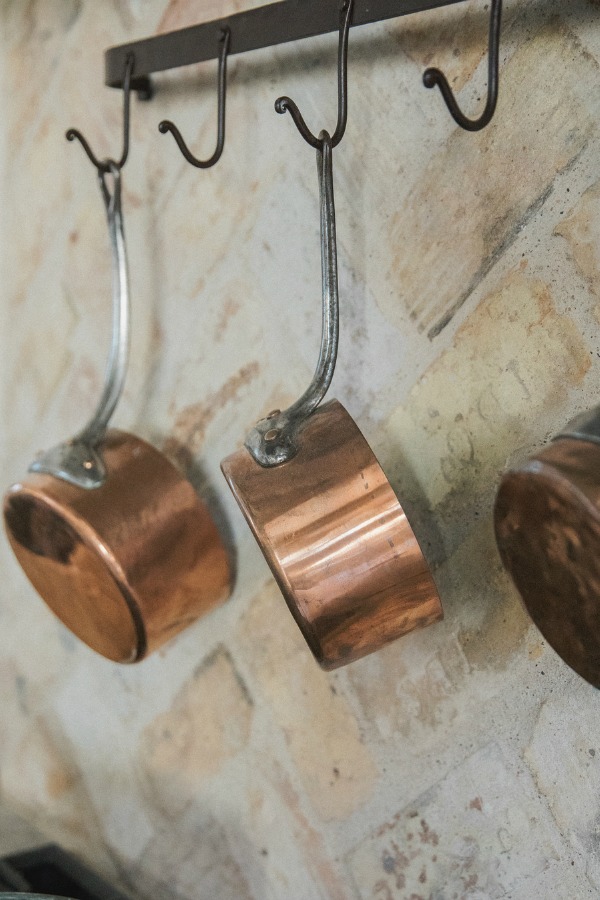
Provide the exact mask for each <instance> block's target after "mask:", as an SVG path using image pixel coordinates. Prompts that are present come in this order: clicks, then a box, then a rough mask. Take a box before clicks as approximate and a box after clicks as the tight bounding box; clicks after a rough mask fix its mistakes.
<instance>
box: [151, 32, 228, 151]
mask: <svg viewBox="0 0 600 900" xmlns="http://www.w3.org/2000/svg"><path fill="white" fill-rule="evenodd" d="M219 43H220V44H221V50H220V53H219V74H218V84H219V99H218V112H217V146H216V149H215V152H214V153H213V155H212V156H211V157H210V158H209V159H198V158H197V157H195V156H194V154H193V153H192V152H191V151H190V150H189V148H188V146H187V144H186V143H185V140H184V139H183V136H182V134H181V132H180V130H179V128H178V127H177V125H175V124H174V123H173V122H170V121H169V120H168V119H163V121H162V122H161V123H160V125H159V126H158V130H159V131H160V133H161V134H166V133H167V132H168V131H170V132H171V134H172V135H173V137H174V138H175V141H176V143H177V146H178V147H179V149H180V150H181V152H182V154H183V156H184V157H185V159H186V160H187V161H188V162H189V163H190V164H191V165H192V166H196V168H197V169H210V168H211V166H214V165H215V163H218V161H219V160H220V159H221V154H222V153H223V147H224V146H225V101H226V96H227V55H228V53H229V45H230V43H231V30H230V29H229V28H224V29H223V30H222V32H221V37H220V39H219Z"/></svg>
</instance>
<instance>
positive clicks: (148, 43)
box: [104, 0, 464, 100]
mask: <svg viewBox="0 0 600 900" xmlns="http://www.w3.org/2000/svg"><path fill="white" fill-rule="evenodd" d="M462 2H464V0H356V2H355V6H354V13H353V18H352V26H354V27H356V26H357V25H368V24H372V23H373V22H380V21H383V20H384V19H394V18H397V17H399V16H406V15H409V14H411V13H416V12H424V11H425V10H429V9H437V8H438V7H441V6H450V5H451V4H454V3H462ZM339 16H340V11H339V3H338V2H337V0H330V2H325V0H279V2H277V3H270V4H267V5H266V6H260V7H258V8H256V9H250V10H247V11H246V12H242V13H236V14H235V15H233V16H226V17H225V18H223V19H215V20H214V21H212V22H205V23H202V24H200V25H192V26H191V27H188V28H182V29H180V30H179V31H172V32H170V33H167V34H160V35H157V36H155V37H151V38H145V39H144V40H139V41H133V42H131V43H128V44H120V45H119V46H117V47H110V48H109V49H108V50H107V51H106V52H105V55H104V62H105V83H106V85H107V86H108V87H115V88H122V87H123V86H124V77H125V72H126V67H127V60H128V57H131V55H133V57H134V58H135V68H134V72H133V74H132V78H131V88H132V89H133V90H135V91H137V93H138V97H139V98H140V99H144V100H148V99H150V97H151V96H152V84H151V80H150V75H152V74H153V73H155V72H165V71H167V70H168V69H176V68H178V67H179V66H188V65H192V64H193V63H199V62H204V61H205V60H209V59H216V58H217V57H218V55H219V46H220V45H219V41H220V38H221V36H222V34H223V32H224V30H226V29H229V31H230V34H231V38H230V46H229V51H228V52H229V54H230V55H231V54H236V53H246V52H247V51H248V50H259V49H262V48H264V47H272V46H275V45H276V44H285V43H288V42H290V41H298V40H301V39H303V38H309V37H316V36H317V35H320V34H328V33H330V32H333V31H338V29H339Z"/></svg>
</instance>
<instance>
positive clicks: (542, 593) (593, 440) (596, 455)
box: [494, 409, 600, 687]
mask: <svg viewBox="0 0 600 900" xmlns="http://www.w3.org/2000/svg"><path fill="white" fill-rule="evenodd" d="M494 522H495V529H496V540H497V543H498V548H499V550H500V555H501V557H502V562H503V563H504V566H505V567H506V569H507V570H508V572H509V573H510V575H511V577H512V579H513V581H514V583H515V585H516V587H517V589H518V591H519V593H520V595H521V597H522V599H523V602H524V604H525V607H526V609H527V611H528V612H529V614H530V616H531V618H532V619H533V621H534V622H535V624H536V625H537V627H538V628H539V629H540V631H541V632H542V634H543V635H544V637H545V638H546V640H547V641H548V643H549V644H550V645H551V646H552V647H553V648H554V649H555V650H556V652H557V653H558V654H559V655H560V656H561V657H562V658H563V659H564V661H565V662H566V663H567V664H568V665H569V666H571V668H572V669H574V670H575V671H576V672H577V673H578V674H579V675H581V676H582V677H583V678H585V679H586V681H589V682H590V683H591V684H593V685H594V686H595V687H600V409H597V410H593V411H592V412H591V413H586V414H584V415H583V416H580V417H578V418H577V419H576V420H575V421H574V422H572V423H571V424H570V425H569V426H568V428H567V429H566V430H565V432H564V433H562V434H560V435H558V437H557V438H555V440H554V442H553V443H552V444H551V445H550V446H549V447H547V448H545V449H544V450H542V451H541V452H540V453H537V454H536V455H535V456H534V457H532V458H531V459H530V460H528V461H527V462H526V463H524V464H523V465H521V466H518V467H516V468H515V469H512V470H511V471H509V472H507V473H506V474H505V475H504V476H503V478H502V481H501V484H500V488H499V491H498V496H497V499H496V506H495V510H494Z"/></svg>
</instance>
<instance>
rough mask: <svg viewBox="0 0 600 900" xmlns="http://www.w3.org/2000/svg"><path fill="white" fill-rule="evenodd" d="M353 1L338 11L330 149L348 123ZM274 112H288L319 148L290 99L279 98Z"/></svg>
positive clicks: (335, 143) (297, 125)
mask: <svg viewBox="0 0 600 900" xmlns="http://www.w3.org/2000/svg"><path fill="white" fill-rule="evenodd" d="M353 7H354V0H345V2H344V3H343V4H342V6H341V9H340V40H339V45H338V119H337V125H336V127H335V131H334V132H333V134H332V135H331V147H332V148H333V147H337V145H338V144H339V143H340V141H341V140H342V138H343V137H344V133H345V131H346V123H347V121H348V32H349V30H350V23H351V21H352V10H353ZM275 110H276V111H277V112H278V113H280V114H282V115H283V113H286V112H289V113H290V115H291V117H292V119H293V120H294V123H295V125H296V128H297V129H298V131H299V132H300V134H301V135H302V137H303V138H304V140H305V141H306V143H307V144H310V146H311V147H314V149H315V150H319V149H320V148H321V140H320V136H319V137H315V135H314V134H313V133H312V131H310V129H309V128H308V126H307V124H306V122H305V121H304V118H303V117H302V113H301V112H300V110H299V109H298V106H297V105H296V103H294V101H293V100H292V99H290V97H279V98H278V99H277V100H276V101H275Z"/></svg>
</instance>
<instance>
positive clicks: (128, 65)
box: [66, 53, 135, 175]
mask: <svg viewBox="0 0 600 900" xmlns="http://www.w3.org/2000/svg"><path fill="white" fill-rule="evenodd" d="M134 64H135V57H134V55H133V53H130V54H128V56H127V59H126V61H125V76H124V78H123V151H122V153H121V158H120V159H119V160H118V162H115V161H114V160H110V159H104V160H99V159H98V157H97V156H96V155H95V154H94V152H93V150H92V148H91V147H90V145H89V144H88V142H87V141H86V139H85V138H84V136H83V135H82V133H81V132H80V131H78V130H77V129H76V128H69V130H68V131H67V134H66V138H67V140H68V141H74V140H75V139H77V140H78V141H79V143H80V144H81V146H82V147H83V149H84V150H85V152H86V154H87V157H88V159H89V160H90V162H92V163H93V164H94V165H95V166H96V168H97V169H98V172H99V173H100V174H101V175H103V174H104V175H108V173H109V172H111V171H112V169H113V167H115V166H116V168H117V169H118V170H119V171H121V169H122V168H123V166H124V165H125V163H126V162H127V157H128V156H129V109H130V105H131V76H132V74H133V67H134Z"/></svg>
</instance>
